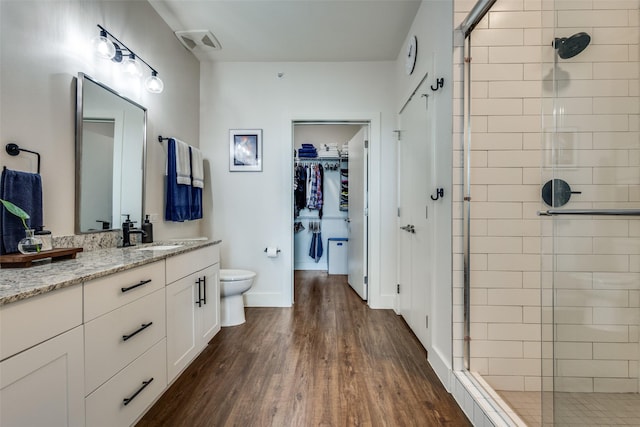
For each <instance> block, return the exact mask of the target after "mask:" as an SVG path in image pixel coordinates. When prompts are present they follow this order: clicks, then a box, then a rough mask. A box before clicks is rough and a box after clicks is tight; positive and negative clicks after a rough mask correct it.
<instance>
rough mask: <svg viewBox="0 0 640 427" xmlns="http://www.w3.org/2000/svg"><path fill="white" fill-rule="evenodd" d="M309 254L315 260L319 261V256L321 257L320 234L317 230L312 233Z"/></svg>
mask: <svg viewBox="0 0 640 427" xmlns="http://www.w3.org/2000/svg"><path fill="white" fill-rule="evenodd" d="M309 256H310V257H311V258H313V260H314V261H315V262H319V261H320V258H322V234H321V233H320V232H319V231H318V232H314V233H313V237H312V238H311V247H310V248H309Z"/></svg>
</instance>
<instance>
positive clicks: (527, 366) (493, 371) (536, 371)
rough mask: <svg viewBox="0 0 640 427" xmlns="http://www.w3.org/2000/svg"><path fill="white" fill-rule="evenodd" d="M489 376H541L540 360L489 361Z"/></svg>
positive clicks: (500, 359)
mask: <svg viewBox="0 0 640 427" xmlns="http://www.w3.org/2000/svg"><path fill="white" fill-rule="evenodd" d="M489 375H540V359H509V358H491V359H489Z"/></svg>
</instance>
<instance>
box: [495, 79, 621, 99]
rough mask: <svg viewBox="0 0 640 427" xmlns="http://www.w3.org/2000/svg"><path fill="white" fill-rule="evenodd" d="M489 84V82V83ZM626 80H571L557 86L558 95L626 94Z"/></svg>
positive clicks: (576, 96) (578, 96)
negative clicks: (566, 83)
mask: <svg viewBox="0 0 640 427" xmlns="http://www.w3.org/2000/svg"><path fill="white" fill-rule="evenodd" d="M489 84H491V83H489ZM628 95H629V83H628V82H627V80H612V79H609V80H598V81H597V82H596V81H593V80H572V81H571V84H570V85H566V86H564V85H563V86H561V87H560V88H558V96H560V97H575V98H580V97H582V98H590V97H594V96H628Z"/></svg>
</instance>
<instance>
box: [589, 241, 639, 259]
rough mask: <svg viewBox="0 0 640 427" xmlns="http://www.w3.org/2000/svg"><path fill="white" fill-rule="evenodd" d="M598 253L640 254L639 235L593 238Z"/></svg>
mask: <svg viewBox="0 0 640 427" xmlns="http://www.w3.org/2000/svg"><path fill="white" fill-rule="evenodd" d="M593 249H594V253H596V254H634V255H639V254H640V238H638V237H626V238H625V237H596V238H594V239H593Z"/></svg>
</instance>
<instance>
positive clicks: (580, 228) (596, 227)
mask: <svg viewBox="0 0 640 427" xmlns="http://www.w3.org/2000/svg"><path fill="white" fill-rule="evenodd" d="M555 223H556V226H557V231H558V235H560V236H602V237H607V236H628V235H629V221H627V220H618V219H588V220H580V219H575V218H571V219H558V220H557V221H555Z"/></svg>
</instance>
